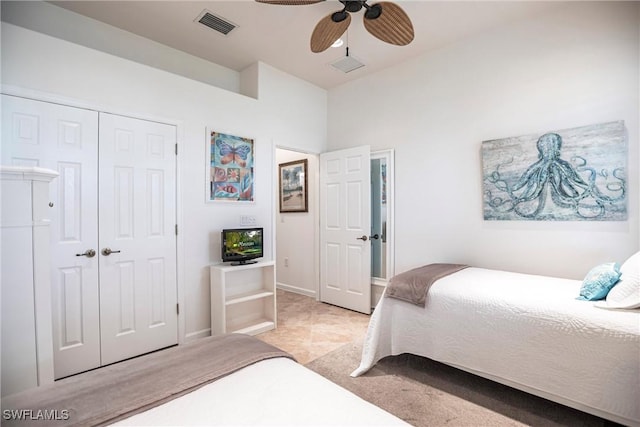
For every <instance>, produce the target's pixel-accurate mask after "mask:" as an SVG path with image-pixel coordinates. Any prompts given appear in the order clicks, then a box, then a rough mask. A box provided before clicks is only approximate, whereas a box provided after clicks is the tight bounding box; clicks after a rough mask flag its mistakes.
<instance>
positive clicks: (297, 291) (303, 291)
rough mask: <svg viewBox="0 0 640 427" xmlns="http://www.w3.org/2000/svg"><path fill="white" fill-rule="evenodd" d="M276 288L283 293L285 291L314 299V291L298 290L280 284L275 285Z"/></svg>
mask: <svg viewBox="0 0 640 427" xmlns="http://www.w3.org/2000/svg"><path fill="white" fill-rule="evenodd" d="M276 288H278V289H282V290H283V291H287V292H293V293H294V294H300V295H305V296H308V297H311V298H315V297H316V292H315V291H311V290H309V289H304V288H298V287H297V286H291V285H286V284H284V283H280V282H277V283H276Z"/></svg>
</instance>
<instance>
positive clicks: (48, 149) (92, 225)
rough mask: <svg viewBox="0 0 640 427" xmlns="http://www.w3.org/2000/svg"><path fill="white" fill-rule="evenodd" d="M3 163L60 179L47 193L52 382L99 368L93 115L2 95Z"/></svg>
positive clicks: (95, 119)
mask: <svg viewBox="0 0 640 427" xmlns="http://www.w3.org/2000/svg"><path fill="white" fill-rule="evenodd" d="M2 163H3V164H5V165H16V166H39V167H44V168H49V169H53V170H56V171H58V173H59V174H60V176H59V177H58V179H57V180H56V181H55V182H54V183H53V184H52V185H51V186H50V202H51V206H52V212H51V216H50V217H51V224H52V225H51V227H50V231H51V286H52V297H53V302H52V313H53V319H52V321H53V345H54V372H55V377H56V378H60V377H64V376H67V375H71V374H73V373H76V372H81V371H85V370H87V369H91V368H95V367H98V366H100V318H99V300H98V298H99V297H98V256H97V255H96V256H86V255H85V256H83V254H85V253H87V251H91V250H93V251H96V252H97V251H98V200H97V194H96V193H97V192H96V189H97V185H98V180H97V178H98V177H97V173H96V171H97V170H98V113H97V112H95V111H90V110H85V109H80V108H73V107H68V106H62V105H58V104H52V103H47V102H40V101H34V100H29V99H24V98H19V97H14V96H7V95H2ZM88 255H90V253H88Z"/></svg>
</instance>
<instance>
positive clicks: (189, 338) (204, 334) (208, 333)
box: [184, 328, 211, 342]
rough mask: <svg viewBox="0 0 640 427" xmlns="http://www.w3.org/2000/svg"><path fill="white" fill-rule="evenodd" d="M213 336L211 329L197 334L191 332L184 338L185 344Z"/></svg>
mask: <svg viewBox="0 0 640 427" xmlns="http://www.w3.org/2000/svg"><path fill="white" fill-rule="evenodd" d="M209 336H211V328H206V329H202V330H200V331H196V332H189V333H187V334H185V336H184V342H189V341H195V340H197V339H200V338H204V337H209Z"/></svg>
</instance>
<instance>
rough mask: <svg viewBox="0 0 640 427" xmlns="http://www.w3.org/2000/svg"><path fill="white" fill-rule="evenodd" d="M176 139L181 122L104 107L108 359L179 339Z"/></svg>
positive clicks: (103, 274) (103, 310)
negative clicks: (177, 124)
mask: <svg viewBox="0 0 640 427" xmlns="http://www.w3.org/2000/svg"><path fill="white" fill-rule="evenodd" d="M175 143H176V128H175V126H170V125H166V124H161V123H154V122H148V121H144V120H138V119H133V118H128V117H122V116H116V115H112V114H106V113H100V174H99V175H100V195H99V202H100V317H101V338H102V339H101V342H102V363H103V364H108V363H112V362H116V361H118V360H122V359H125V358H128V357H132V356H135V355H139V354H142V353H146V352H149V351H153V350H157V349H159V348H163V347H167V346H170V345H173V344H177V342H178V327H177V320H178V314H177V278H176V235H175V224H176V195H175V182H176V156H175V151H174V149H175ZM109 250H110V251H112V253H110V254H109V253H108V251H109Z"/></svg>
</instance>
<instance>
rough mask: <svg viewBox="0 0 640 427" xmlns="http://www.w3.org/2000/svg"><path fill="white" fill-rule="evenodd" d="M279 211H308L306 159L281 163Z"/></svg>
mask: <svg viewBox="0 0 640 427" xmlns="http://www.w3.org/2000/svg"><path fill="white" fill-rule="evenodd" d="M279 167H280V168H279V169H280V212H308V211H309V205H308V201H307V159H303V160H296V161H294V162H287V163H281V164H280V165H279Z"/></svg>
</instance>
